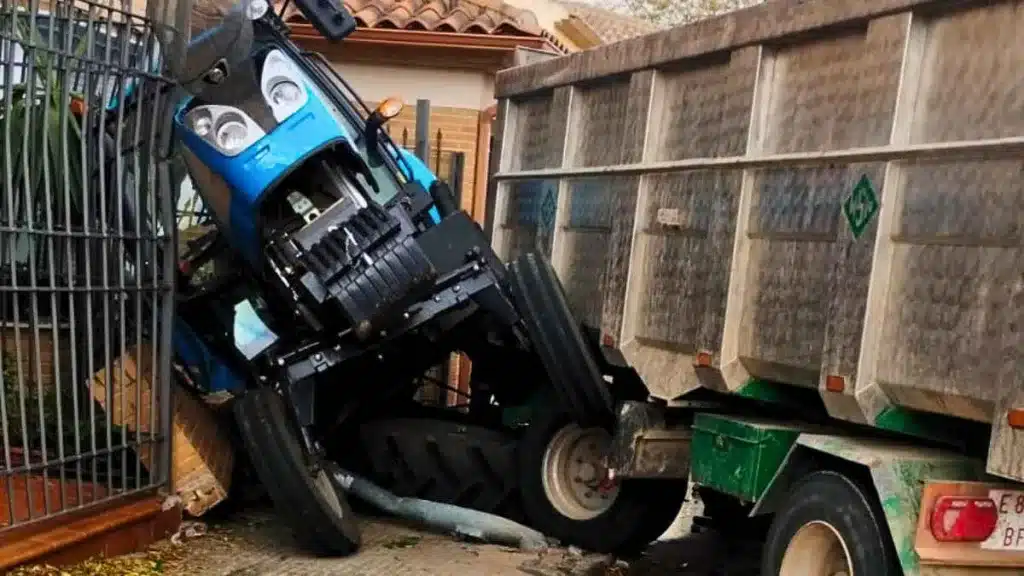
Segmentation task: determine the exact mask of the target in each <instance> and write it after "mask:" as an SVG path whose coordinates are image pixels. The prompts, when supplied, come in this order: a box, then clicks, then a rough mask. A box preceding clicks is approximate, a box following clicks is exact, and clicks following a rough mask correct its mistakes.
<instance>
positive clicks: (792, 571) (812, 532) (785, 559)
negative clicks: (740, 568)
mask: <svg viewBox="0 0 1024 576" xmlns="http://www.w3.org/2000/svg"><path fill="white" fill-rule="evenodd" d="M875 500H876V499H875V498H874V497H873V496H872V495H871V492H870V491H869V490H865V489H864V487H863V486H861V485H860V484H858V483H857V482H855V481H854V480H852V479H850V478H848V477H847V476H844V475H843V474H840V473H838V472H832V471H822V472H814V473H812V474H810V475H809V476H807V477H806V478H804V479H803V480H802V481H800V482H799V483H798V484H797V486H795V487H794V488H793V490H792V491H791V492H790V495H789V498H788V500H787V501H786V503H785V504H784V505H783V508H782V509H781V510H779V511H778V512H777V513H776V515H775V519H774V520H773V521H772V526H771V529H770V530H769V531H768V540H767V542H766V544H765V547H764V554H763V556H762V559H761V574H763V575H764V576H776V575H777V576H837V575H844V576H854V575H857V576H859V575H861V574H870V575H871V576H896V575H898V574H902V573H903V572H902V570H901V569H900V568H899V563H898V561H897V558H896V551H895V550H894V549H893V546H892V539H891V537H890V536H889V529H888V527H887V526H886V524H885V518H884V516H883V515H882V511H881V510H880V509H879V507H878V504H877V503H876V502H875Z"/></svg>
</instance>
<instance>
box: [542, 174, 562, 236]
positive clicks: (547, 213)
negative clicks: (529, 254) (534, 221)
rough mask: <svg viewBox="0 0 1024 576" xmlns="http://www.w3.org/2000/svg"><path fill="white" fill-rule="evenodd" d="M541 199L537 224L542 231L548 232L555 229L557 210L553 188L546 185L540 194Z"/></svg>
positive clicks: (550, 185)
mask: <svg viewBox="0 0 1024 576" xmlns="http://www.w3.org/2000/svg"><path fill="white" fill-rule="evenodd" d="M542 194H543V197H542V198H541V201H540V215H539V216H540V217H539V218H538V220H540V222H538V224H540V227H541V228H542V229H544V230H550V229H553V228H554V227H555V211H556V210H557V209H558V200H557V199H556V198H555V197H556V196H557V195H558V192H557V191H556V190H555V186H554V185H552V184H548V185H547V186H545V187H544V192H542Z"/></svg>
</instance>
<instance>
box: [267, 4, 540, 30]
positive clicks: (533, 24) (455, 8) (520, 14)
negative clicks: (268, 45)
mask: <svg viewBox="0 0 1024 576" xmlns="http://www.w3.org/2000/svg"><path fill="white" fill-rule="evenodd" d="M344 3H345V7H346V8H348V9H349V11H350V12H352V15H353V16H354V17H355V19H356V21H357V22H358V23H359V26H361V27H363V28H391V29H400V30H426V31H430V32H454V33H462V34H506V35H512V36H541V35H542V34H543V31H542V30H541V27H540V25H539V24H538V22H537V17H536V16H534V15H533V13H532V12H530V11H527V10H521V9H518V8H515V7H513V6H510V5H508V4H505V3H504V2H502V1H501V0H344ZM289 12H290V13H291V14H290V15H289V16H286V18H287V19H288V20H290V21H293V22H294V21H302V20H303V18H302V15H301V14H299V13H298V12H296V11H292V10H289Z"/></svg>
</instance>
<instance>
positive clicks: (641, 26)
mask: <svg viewBox="0 0 1024 576" xmlns="http://www.w3.org/2000/svg"><path fill="white" fill-rule="evenodd" d="M558 3H559V4H561V5H562V6H565V8H566V10H568V11H569V14H571V15H572V16H573V17H575V18H579V19H580V20H582V21H583V22H584V23H585V24H586V25H587V26H589V27H590V29H591V30H593V31H594V33H596V34H597V35H598V36H599V37H600V38H601V40H603V41H604V42H605V43H608V44H610V43H612V42H618V41H619V40H625V39H627V38H633V37H634V36H642V35H644V34H650V33H651V32H656V31H658V30H660V29H661V26H658V25H657V24H654V23H653V22H649V21H647V20H643V19H641V18H636V17H634V16H626V15H625V14H619V13H617V12H612V11H611V10H607V9H604V8H598V7H596V6H591V5H589V4H584V3H583V2H575V1H573V0H561V1H559V2H558Z"/></svg>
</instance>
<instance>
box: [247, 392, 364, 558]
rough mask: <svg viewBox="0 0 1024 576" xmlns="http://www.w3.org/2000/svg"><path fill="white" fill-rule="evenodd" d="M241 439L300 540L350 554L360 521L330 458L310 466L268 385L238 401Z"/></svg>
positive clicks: (325, 551) (278, 398)
mask: <svg viewBox="0 0 1024 576" xmlns="http://www.w3.org/2000/svg"><path fill="white" fill-rule="evenodd" d="M234 411H235V419H236V420H237V422H238V428H239V432H240V434H241V437H242V443H243V444H244V445H245V449H246V452H247V453H248V454H249V459H250V461H251V462H252V466H253V468H254V469H255V470H256V475H257V476H258V477H259V479H260V482H261V483H262V484H263V486H264V488H266V490H267V494H268V495H269V496H270V499H271V500H272V501H273V502H274V507H275V508H276V510H277V513H278V514H280V516H281V517H282V518H283V519H284V521H285V522H286V523H287V524H288V525H289V526H290V527H291V529H292V530H293V531H294V533H295V536H296V538H297V539H298V540H299V541H300V543H301V544H303V545H304V546H306V547H308V548H309V549H310V550H311V551H313V552H315V553H317V554H323V555H332V556H334V555H341V556H346V555H349V554H352V553H353V552H355V551H356V550H357V549H358V548H359V543H360V533H359V525H358V523H357V521H356V518H355V516H354V515H353V514H352V510H351V508H350V507H349V504H348V500H347V499H346V497H345V493H344V492H343V491H342V490H341V489H340V488H339V487H338V485H337V483H336V482H335V481H334V477H333V476H334V475H333V473H332V472H333V470H334V469H335V468H336V467H335V466H334V465H333V464H332V463H330V462H324V463H322V465H321V466H319V467H317V468H315V469H311V467H310V462H309V458H308V457H307V455H306V454H305V453H304V450H303V448H302V443H301V440H300V438H299V432H298V430H297V429H296V427H295V425H294V423H293V421H292V419H291V418H289V417H288V412H287V407H286V406H285V403H284V398H282V397H281V396H280V395H279V394H277V393H276V392H275V391H274V390H271V389H269V388H258V389H255V390H249V391H248V392H246V393H245V395H244V396H242V397H241V398H240V399H238V400H237V401H236V402H235V407H234Z"/></svg>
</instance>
